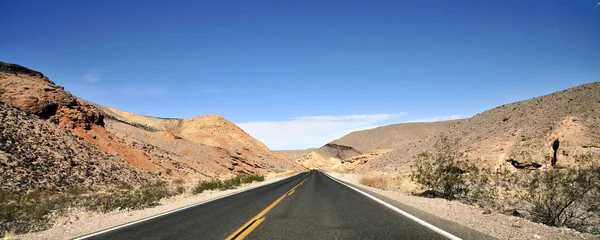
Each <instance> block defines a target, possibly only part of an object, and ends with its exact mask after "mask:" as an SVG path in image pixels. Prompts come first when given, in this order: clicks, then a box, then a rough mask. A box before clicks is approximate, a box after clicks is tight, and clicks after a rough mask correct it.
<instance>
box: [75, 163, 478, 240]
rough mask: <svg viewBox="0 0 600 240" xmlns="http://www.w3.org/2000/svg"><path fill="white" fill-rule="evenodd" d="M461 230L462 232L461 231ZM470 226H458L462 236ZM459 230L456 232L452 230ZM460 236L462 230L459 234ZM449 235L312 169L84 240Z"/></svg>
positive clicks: (415, 237) (433, 237)
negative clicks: (460, 227) (436, 230)
mask: <svg viewBox="0 0 600 240" xmlns="http://www.w3.org/2000/svg"><path fill="white" fill-rule="evenodd" d="M457 231H459V230H457ZM465 231H468V230H464V229H463V230H460V231H459V232H458V233H461V234H463V236H471V237H470V238H473V237H472V236H477V235H468V234H467V235H464V232H465ZM453 234H455V233H453ZM458 236H460V234H459V235H458ZM244 237H245V239H447V238H446V237H444V236H442V235H441V234H439V233H437V232H434V231H433V230H430V228H427V227H425V226H423V225H422V224H419V223H417V222H416V221H413V220H411V219H409V218H407V217H405V216H403V215H401V214H399V213H397V212H395V211H393V210H391V209H390V208H388V207H386V206H384V205H382V204H380V203H378V202H376V201H374V200H372V199H370V198H368V197H366V196H364V195H363V194H360V193H358V192H357V191H355V190H352V189H350V188H348V187H347V186H345V185H342V184H340V183H338V182H337V181H334V180H332V179H330V178H329V177H328V176H326V175H325V174H323V173H322V172H320V171H309V172H306V173H301V174H298V175H296V176H293V177H291V178H288V179H285V180H283V181H279V182H276V183H273V184H270V185H266V186H263V187H259V188H256V189H253V190H250V191H246V192H242V193H239V194H235V195H232V196H230V197H227V198H222V199H218V200H215V201H212V202H208V203H205V204H201V205H198V206H195V207H191V208H188V209H185V210H182V211H178V212H174V213H171V214H167V215H164V216H160V217H157V218H153V219H150V220H147V221H143V222H140V223H137V224H133V225H130V226H126V227H122V228H119V229H116V230H113V231H108V232H105V233H102V234H98V235H95V236H91V237H89V238H86V239H111V240H116V239H148V240H151V239H242V238H244Z"/></svg>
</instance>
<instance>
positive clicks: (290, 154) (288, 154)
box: [274, 148, 316, 160]
mask: <svg viewBox="0 0 600 240" xmlns="http://www.w3.org/2000/svg"><path fill="white" fill-rule="evenodd" d="M314 150H316V148H309V149H301V150H275V151H274V152H276V153H279V154H281V155H282V156H283V157H285V158H287V159H290V160H294V159H296V158H298V157H300V156H302V155H304V154H307V153H309V152H312V151H314Z"/></svg>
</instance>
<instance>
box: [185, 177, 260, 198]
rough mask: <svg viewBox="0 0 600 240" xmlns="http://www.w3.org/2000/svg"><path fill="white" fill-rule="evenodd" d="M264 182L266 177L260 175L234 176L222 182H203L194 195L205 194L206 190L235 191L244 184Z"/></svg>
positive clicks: (195, 189) (196, 187) (197, 186)
mask: <svg viewBox="0 0 600 240" xmlns="http://www.w3.org/2000/svg"><path fill="white" fill-rule="evenodd" d="M264 180H265V177H264V176H263V175H260V174H239V175H237V176H234V177H232V178H229V179H226V180H220V179H210V180H201V181H199V182H198V184H197V185H196V186H195V187H194V189H193V193H194V194H198V193H202V192H204V191H205V190H215V189H219V190H227V189H234V188H236V187H237V186H239V185H242V184H244V183H251V182H254V181H257V182H262V181H264Z"/></svg>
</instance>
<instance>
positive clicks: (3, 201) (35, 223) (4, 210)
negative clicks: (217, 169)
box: [0, 181, 185, 233]
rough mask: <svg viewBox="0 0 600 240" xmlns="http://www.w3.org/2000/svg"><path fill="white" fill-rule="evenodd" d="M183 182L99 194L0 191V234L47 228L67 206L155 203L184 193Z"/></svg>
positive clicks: (113, 206)
mask: <svg viewBox="0 0 600 240" xmlns="http://www.w3.org/2000/svg"><path fill="white" fill-rule="evenodd" d="M182 184H183V182H181V183H179V184H178V183H176V182H174V183H173V184H171V185H169V184H168V183H167V182H164V181H159V182H156V183H152V184H147V185H142V186H139V187H133V186H131V185H129V184H121V185H119V186H118V187H115V188H114V189H111V190H108V191H105V192H98V193H96V192H90V191H89V190H88V189H83V188H72V189H69V190H67V191H65V192H64V193H56V192H45V191H30V192H28V193H25V194H23V193H19V192H14V191H8V190H0V233H4V232H8V231H11V230H14V231H15V232H16V233H26V232H31V231H41V230H44V229H47V228H48V227H50V226H51V225H52V221H53V219H54V218H55V217H58V216H61V214H64V213H65V212H66V211H65V210H67V209H69V208H80V209H84V210H90V211H99V212H110V211H113V210H124V209H142V208H146V207H150V206H155V205H157V204H158V202H159V201H160V200H161V199H163V198H165V197H170V196H174V195H177V194H181V193H183V192H185V187H184V186H183V185H182ZM182 189H183V190H182Z"/></svg>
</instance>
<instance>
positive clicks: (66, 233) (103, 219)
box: [17, 174, 295, 240]
mask: <svg viewBox="0 0 600 240" xmlns="http://www.w3.org/2000/svg"><path fill="white" fill-rule="evenodd" d="M294 175H295V174H292V175H289V176H283V177H282V176H269V177H267V180H265V181H263V182H257V183H251V184H247V185H244V186H241V187H238V188H236V189H232V190H226V191H205V192H203V193H201V194H197V195H191V194H188V193H186V194H182V195H178V196H174V197H171V198H168V199H163V200H161V202H160V204H159V205H158V206H155V207H151V208H146V209H141V210H135V211H129V210H123V211H113V212H110V213H106V214H102V213H92V212H79V213H76V214H69V215H70V217H69V218H67V219H62V220H60V221H58V223H57V224H55V226H54V227H53V228H50V229H48V230H45V231H40V232H35V233H28V234H23V235H18V236H17V239H20V240H28V239H36V240H41V239H44V240H53V239H72V238H75V237H79V236H83V235H86V234H90V233H94V232H98V231H102V230H104V229H108V228H112V227H116V226H119V225H122V224H126V223H130V222H134V221H137V220H141V219H144V218H148V217H152V216H154V215H158V214H161V213H165V212H169V211H172V210H176V209H179V208H183V207H186V206H190V205H194V204H198V203H202V202H207V201H211V200H213V199H216V198H220V197H223V196H226V195H231V194H235V193H239V192H243V191H247V190H250V189H253V188H257V187H261V186H264V185H268V184H271V183H274V182H277V181H280V180H283V179H286V178H289V177H291V176H294Z"/></svg>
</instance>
